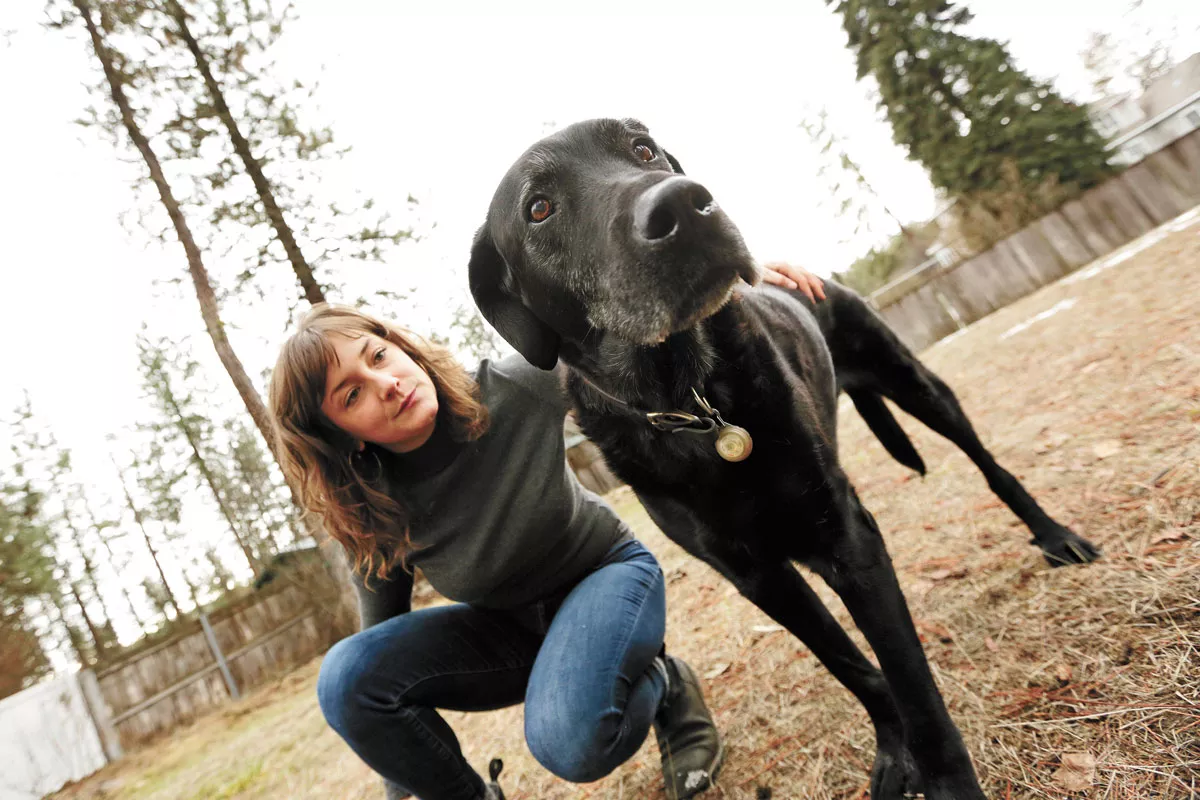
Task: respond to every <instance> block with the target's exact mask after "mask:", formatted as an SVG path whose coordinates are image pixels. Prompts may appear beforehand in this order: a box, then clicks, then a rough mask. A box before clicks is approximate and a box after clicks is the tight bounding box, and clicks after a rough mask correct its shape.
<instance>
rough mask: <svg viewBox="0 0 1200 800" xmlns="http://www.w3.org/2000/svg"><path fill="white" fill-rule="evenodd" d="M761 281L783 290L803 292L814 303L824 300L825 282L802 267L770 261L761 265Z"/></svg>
mask: <svg viewBox="0 0 1200 800" xmlns="http://www.w3.org/2000/svg"><path fill="white" fill-rule="evenodd" d="M763 280H764V281H766V282H767V283H770V284H774V285H775V286H782V287H783V288H784V289H795V290H796V291H799V292H804V294H805V296H806V297H808V299H809V300H812V301H813V302H814V303H815V302H817V301H818V300H824V299H825V282H824V281H823V280H821V279H820V278H818V277H817V276H816V275H813V274H812V273H811V272H809V271H808V270H806V269H804V268H803V267H797V266H795V265H793V264H785V263H784V262H782V261H772V262H771V263H769V264H763Z"/></svg>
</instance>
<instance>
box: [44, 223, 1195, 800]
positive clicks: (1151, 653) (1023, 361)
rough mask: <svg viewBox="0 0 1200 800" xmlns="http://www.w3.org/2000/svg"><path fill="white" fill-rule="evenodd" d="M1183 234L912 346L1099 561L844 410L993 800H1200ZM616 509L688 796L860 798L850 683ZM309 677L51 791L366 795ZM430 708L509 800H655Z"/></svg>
mask: <svg viewBox="0 0 1200 800" xmlns="http://www.w3.org/2000/svg"><path fill="white" fill-rule="evenodd" d="M1177 227H1180V228H1181V229H1180V230H1177V231H1175V232H1173V233H1170V234H1169V235H1168V236H1166V237H1164V238H1163V239H1162V240H1161V241H1158V242H1157V243H1155V244H1153V245H1152V246H1150V247H1148V248H1146V249H1144V250H1142V251H1141V252H1137V253H1135V254H1133V255H1132V256H1131V257H1126V258H1122V257H1118V258H1111V257H1110V259H1109V262H1108V263H1110V264H1112V266H1109V267H1107V268H1104V269H1097V268H1091V269H1089V270H1084V271H1082V272H1080V273H1076V275H1075V276H1073V277H1072V278H1069V279H1067V280H1064V281H1060V282H1059V283H1057V284H1055V285H1052V286H1049V287H1047V288H1045V289H1043V290H1042V291H1040V292H1038V293H1037V294H1035V295H1032V296H1030V297H1027V298H1025V299H1024V300H1022V301H1021V302H1019V303H1016V304H1015V305H1013V306H1010V307H1008V308H1006V309H1003V310H1002V311H1000V312H998V313H996V314H994V315H992V316H991V317H988V318H987V319H985V320H982V321H980V322H979V323H977V324H975V325H974V326H972V327H971V328H969V329H968V330H966V331H965V332H962V333H960V334H958V335H956V336H954V337H952V338H951V339H949V340H946V341H943V342H941V343H939V344H937V345H935V346H934V347H933V348H931V349H930V350H928V351H927V352H925V353H924V354H923V356H922V357H923V359H924V360H925V361H926V363H927V364H929V365H930V366H931V367H932V368H933V369H934V370H935V371H937V372H938V373H939V374H940V375H941V376H942V377H943V378H944V379H946V381H947V382H948V383H949V384H950V385H951V386H952V387H953V388H954V390H955V391H956V392H957V394H958V396H959V398H960V399H961V401H962V404H963V406H964V407H965V408H966V410H967V412H968V414H969V415H970V416H971V418H972V419H973V421H974V423H975V426H976V428H977V429H978V430H979V432H980V435H981V436H982V438H983V439H984V441H985V442H986V443H987V445H988V446H989V448H990V449H991V450H992V452H993V454H994V455H995V456H996V457H997V459H998V460H999V461H1000V463H1001V464H1003V465H1004V466H1006V467H1007V468H1008V469H1009V470H1011V471H1012V472H1013V473H1014V474H1016V475H1018V476H1019V477H1020V478H1021V479H1022V480H1023V481H1024V483H1025V485H1026V487H1027V488H1028V489H1029V490H1030V492H1031V493H1032V494H1033V495H1034V496H1035V497H1036V498H1037V499H1038V500H1039V501H1040V502H1041V503H1042V504H1043V506H1044V507H1045V508H1046V510H1047V511H1048V512H1049V513H1050V514H1051V515H1052V516H1054V517H1056V518H1057V519H1059V520H1060V521H1061V522H1063V523H1064V524H1067V525H1069V526H1070V527H1072V528H1073V529H1075V530H1076V531H1078V532H1079V533H1081V534H1083V535H1085V536H1087V537H1089V538H1091V539H1092V540H1093V541H1095V542H1097V543H1098V544H1099V545H1100V546H1101V547H1103V549H1104V558H1103V560H1102V561H1101V562H1099V563H1097V564H1095V565H1092V566H1089V567H1084V568H1080V567H1073V568H1067V569H1057V570H1051V569H1049V568H1048V567H1047V566H1046V564H1045V563H1044V562H1043V561H1042V559H1041V557H1040V555H1039V554H1038V552H1037V551H1036V550H1035V549H1034V548H1032V547H1030V546H1028V545H1027V544H1026V540H1027V539H1028V538H1029V537H1028V531H1027V530H1026V529H1025V528H1024V527H1023V526H1022V525H1021V524H1020V523H1019V522H1018V521H1017V519H1016V518H1015V517H1014V516H1013V515H1012V514H1011V513H1010V512H1009V511H1008V510H1007V509H1006V508H1004V507H1003V506H1001V505H1000V504H999V502H998V501H997V500H996V499H995V497H994V496H993V495H992V494H991V493H990V492H989V491H988V488H987V486H986V484H985V483H984V481H983V479H982V477H981V476H980V474H979V473H978V471H976V470H975V468H974V467H973V465H972V464H971V463H970V462H969V461H968V460H967V459H966V457H965V456H963V455H962V454H961V453H960V452H958V451H957V450H955V449H953V448H952V447H951V446H950V445H949V444H948V443H947V442H945V441H944V440H942V439H940V438H938V437H937V436H936V435H935V434H933V433H932V432H930V431H928V430H926V429H925V428H923V427H920V426H919V425H918V424H917V423H916V422H915V421H913V420H911V419H910V418H907V417H904V416H903V415H902V414H899V415H898V416H899V417H900V418H901V422H902V424H903V425H904V427H905V429H906V430H907V431H908V432H909V434H910V436H911V437H912V438H913V441H914V442H915V444H916V445H917V448H918V450H919V451H920V452H921V453H922V455H923V457H924V459H925V462H926V464H927V465H928V467H929V474H928V475H927V476H926V477H925V478H924V479H921V478H919V477H916V476H914V475H912V474H911V473H909V472H908V471H906V470H905V469H904V468H903V467H901V466H900V465H898V464H897V463H895V462H894V461H892V460H891V459H890V458H889V457H888V456H887V454H886V453H885V452H884V451H883V449H882V447H881V446H880V445H879V444H878V443H877V442H876V441H875V440H874V439H873V438H872V437H871V435H870V434H869V432H868V431H867V430H866V428H865V426H864V425H863V424H862V422H861V420H860V419H859V418H858V417H857V416H856V415H855V413H854V412H853V410H852V409H851V408H850V407H849V406H848V404H847V405H845V406H844V409H843V410H844V413H843V416H842V423H841V429H842V434H841V435H842V440H841V451H842V459H843V463H844V464H845V467H846V469H847V471H848V472H849V473H850V475H851V477H852V479H853V480H854V482H855V484H856V485H857V487H858V489H859V492H860V494H861V495H862V497H863V500H864V502H865V503H866V505H867V506H868V507H869V508H870V509H872V511H873V512H874V513H875V515H876V517H877V519H878V521H879V525H880V527H881V529H882V530H883V532H884V536H885V538H886V539H887V541H888V546H889V549H890V551H891V553H892V557H893V559H894V561H895V563H896V567H897V571H898V573H899V576H900V581H901V584H902V586H903V588H904V591H905V593H906V595H907V597H908V601H909V604H910V606H911V608H912V610H913V614H914V617H915V618H916V620H917V624H918V628H919V629H920V631H921V632H922V634H923V636H924V638H925V648H926V652H927V653H928V655H929V658H930V660H931V662H932V663H933V665H934V672H935V674H936V676H937V679H938V681H939V684H940V686H941V688H942V692H943V694H944V695H945V697H946V700H947V702H948V705H949V708H950V712H951V714H952V716H953V717H954V719H955V720H956V721H957V723H958V724H959V726H960V728H961V729H962V731H963V734H964V736H965V738H966V741H967V745H968V747H969V749H970V751H971V754H972V756H973V758H974V760H975V764H976V766H977V769H978V771H979V774H980V777H981V779H982V781H983V783H984V786H985V789H986V791H987V793H988V796H989V797H993V798H1004V800H1010V799H1011V800H1017V799H1021V800H1024V799H1025V798H1056V799H1057V798H1095V799H1096V800H1101V798H1103V799H1104V800H1109V799H1110V798H1111V799H1113V800H1116V799H1117V798H1124V799H1128V800H1148V799H1149V798H1197V797H1200V288H1198V287H1200V224H1195V225H1192V226H1191V227H1187V228H1183V227H1182V226H1177ZM1113 262H1116V263H1113ZM611 499H613V500H614V501H615V502H616V503H617V505H618V508H619V510H620V512H621V513H622V514H623V515H624V516H625V518H626V519H627V520H629V522H630V523H631V524H632V525H634V527H635V528H636V529H637V531H638V533H639V535H640V536H641V537H642V538H643V539H644V541H646V542H647V544H648V545H649V546H650V548H651V549H652V550H653V551H654V552H655V553H656V554H657V555H658V556H659V558H660V560H661V562H662V564H663V568H664V570H665V572H666V574H667V580H668V605H669V620H668V628H667V638H668V646H669V647H670V649H671V650H672V651H673V652H675V653H677V654H679V655H681V656H683V657H684V658H686V659H688V660H689V661H690V662H691V663H693V664H694V665H695V666H696V667H697V669H698V671H700V672H701V673H702V674H703V675H704V676H705V679H706V683H707V690H708V696H709V698H710V702H711V705H712V707H713V709H714V711H715V714H716V717H717V720H718V722H719V724H720V726H721V728H722V730H723V731H724V734H725V736H726V737H727V743H728V758H727V761H726V766H725V769H724V771H723V773H722V775H721V778H720V781H719V786H718V787H717V788H715V789H714V790H712V791H711V792H709V793H707V794H706V795H704V797H705V798H708V797H712V798H727V799H728V800H751V799H752V798H755V797H756V796H758V795H759V790H760V788H761V787H767V788H770V789H771V791H772V797H773V798H775V800H785V799H786V800H791V799H792V798H812V800H826V799H829V800H833V799H835V798H836V800H857V799H858V798H864V797H866V781H867V772H868V769H869V766H870V764H871V760H872V756H873V752H874V751H873V741H872V734H871V730H870V728H869V725H868V724H867V718H866V715H865V713H864V712H863V711H862V710H861V709H860V707H859V706H858V705H857V704H856V703H855V702H854V701H853V700H852V699H851V698H850V696H849V694H848V693H847V692H846V691H845V690H844V689H842V687H840V686H839V685H838V684H837V683H836V682H835V681H833V680H832V679H831V678H830V677H829V675H828V674H827V673H826V672H825V671H824V670H823V669H822V668H821V666H820V665H819V664H818V663H816V660H815V659H814V658H813V657H812V656H811V655H810V654H809V653H808V651H807V650H806V649H805V648H804V647H803V646H801V645H800V644H799V643H798V642H797V641H796V640H795V639H793V638H792V637H790V636H789V635H788V634H786V633H784V632H782V631H780V630H779V628H778V626H776V625H774V624H773V623H772V622H771V620H769V619H768V618H766V617H765V616H764V615H762V614H761V613H760V612H759V611H758V610H757V609H755V608H754V607H753V606H751V605H750V604H749V603H747V602H746V601H745V600H743V599H742V598H741V597H740V596H738V595H737V594H736V593H735V592H734V591H733V590H732V589H731V588H730V586H729V585H728V584H727V583H725V582H723V581H722V580H721V579H720V578H718V577H717V576H716V574H715V573H713V572H712V571H711V570H709V569H708V568H706V567H705V566H703V565H702V564H700V563H699V562H697V561H695V560H693V559H691V558H690V557H688V556H686V555H685V554H684V553H683V552H682V551H680V550H679V549H678V548H677V547H675V546H674V545H672V544H671V543H670V542H668V541H667V540H666V539H665V538H664V537H663V536H662V535H661V534H660V533H659V532H658V531H657V530H656V529H655V528H654V526H653V525H652V524H651V523H650V521H649V519H648V518H647V517H646V515H645V512H644V511H643V510H642V509H641V507H640V506H639V505H638V504H637V502H636V500H635V499H633V497H632V496H631V495H630V494H628V492H627V491H626V490H619V491H618V492H616V493H614V495H613V496H612V498H611ZM797 523H798V524H802V521H801V520H797ZM814 585H819V581H815V584H814ZM820 588H821V589H822V590H823V589H824V587H823V586H821V587H820ZM822 596H823V597H825V598H826V600H827V601H828V602H830V605H831V607H833V608H836V609H837V612H838V614H839V617H840V618H841V619H842V620H843V621H845V620H846V619H847V617H846V615H845V612H844V610H843V609H842V608H841V606H840V604H838V603H837V602H836V600H832V595H831V593H830V592H828V591H822ZM860 642H861V639H860ZM318 666H319V663H318V662H315V661H314V662H313V663H311V664H309V665H307V666H305V667H303V668H301V669H299V670H298V671H296V672H294V673H292V674H290V675H288V676H286V677H284V678H283V679H282V680H280V681H279V682H278V683H277V684H275V685H273V686H270V687H268V688H265V689H263V690H260V691H258V692H256V693H254V694H252V695H251V696H250V697H248V698H246V699H244V700H243V701H241V702H240V703H237V704H234V705H232V706H230V707H229V708H228V709H227V710H225V711H224V712H222V713H218V714H214V715H212V716H210V717H208V718H206V719H203V720H201V721H200V722H198V723H197V724H195V725H193V726H191V727H190V728H188V729H185V730H182V731H179V732H178V733H177V734H176V735H175V736H173V737H172V738H171V739H170V740H167V741H164V742H161V743H159V744H157V745H155V746H152V747H149V748H146V749H143V750H141V751H139V752H136V753H133V754H131V755H130V756H129V757H127V758H126V759H124V760H123V761H121V762H120V763H118V764H116V765H113V766H111V767H109V768H108V769H105V770H103V771H102V772H100V773H97V774H96V775H94V776H92V777H91V778H89V779H88V780H86V781H84V782H83V783H81V784H79V785H77V786H74V787H70V788H68V789H66V790H64V791H62V792H60V793H59V794H58V795H56V797H61V798H96V797H113V798H139V799H147V800H148V799H149V798H170V799H171V800H176V798H182V799H184V800H187V799H188V798H196V800H199V798H234V797H237V798H243V797H244V798H323V799H324V798H359V797H380V796H382V794H381V792H380V791H379V787H378V782H377V780H376V778H375V777H374V776H373V775H372V774H371V772H370V771H369V770H368V769H367V768H366V767H365V766H363V765H362V764H361V763H360V762H359V761H358V759H357V758H356V757H355V756H354V755H352V754H351V753H350V751H349V750H348V749H347V748H346V747H345V746H344V745H343V744H342V743H341V741H340V740H339V739H338V738H337V737H336V736H335V735H334V734H333V733H331V732H330V731H329V730H328V729H327V728H326V727H325V725H324V723H323V721H322V719H321V716H320V712H319V711H318V709H317V706H316V701H315V698H314V691H313V686H314V682H315V680H316V674H317V669H318ZM448 719H449V721H450V723H451V725H452V726H453V727H454V728H455V730H456V731H458V733H459V735H460V737H461V738H462V740H463V744H464V749H465V752H466V753H467V755H468V757H469V758H470V760H471V762H472V763H473V764H475V765H476V766H477V768H479V769H480V770H483V769H484V768H485V766H486V764H487V762H488V759H490V758H491V757H493V756H497V755H498V756H502V757H503V758H504V760H505V762H506V765H507V766H506V770H505V774H504V776H503V780H502V784H503V786H504V788H505V790H506V792H507V793H508V796H509V798H510V800H567V799H568V798H570V799H572V800H573V799H574V798H590V799H591V800H626V799H627V798H628V799H629V800H642V799H643V798H644V799H646V800H655V798H662V797H663V796H664V794H663V790H662V788H661V776H660V774H659V767H658V753H657V751H656V749H655V747H654V745H653V743H652V742H650V743H647V744H646V745H645V746H644V747H643V749H642V750H641V751H640V752H639V753H638V754H637V755H636V756H635V757H634V758H633V759H631V760H630V761H629V762H628V763H627V764H626V765H625V766H623V767H622V768H621V769H619V770H618V771H617V772H615V773H614V774H612V775H611V776H609V777H608V778H606V779H604V780H602V781H599V782H597V783H593V784H587V785H572V784H568V783H565V782H563V781H560V780H557V779H555V778H553V777H551V776H550V775H549V774H548V773H547V772H546V771H545V770H543V769H542V768H540V767H539V766H538V765H537V764H536V763H535V762H534V761H533V759H532V757H531V756H530V755H529V753H528V750H527V749H526V747H525V745H524V742H523V740H522V737H521V730H522V726H521V709H520V708H513V709H507V710H504V711H499V712H493V713H488V714H470V715H468V714H449V715H448ZM652 738H653V737H651V739H652Z"/></svg>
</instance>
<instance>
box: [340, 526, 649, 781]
mask: <svg viewBox="0 0 1200 800" xmlns="http://www.w3.org/2000/svg"><path fill="white" fill-rule="evenodd" d="M665 624H666V592H665V588H664V585H663V575H662V570H661V569H660V568H659V566H658V562H657V561H655V559H654V556H653V555H651V554H650V552H649V551H648V550H646V548H645V547H643V546H642V544H641V543H640V542H638V541H636V540H633V539H628V540H625V541H623V542H619V543H618V544H616V545H615V546H614V547H613V548H612V549H611V550H610V551H609V552H608V553H607V554H606V555H605V558H604V560H603V561H602V562H601V564H600V565H599V566H598V567H597V568H596V569H595V570H593V571H592V572H591V573H589V574H588V575H586V576H585V577H584V578H583V579H582V580H580V581H579V583H577V584H576V585H575V586H574V587H571V588H570V589H569V590H564V591H563V592H560V593H558V594H557V595H556V596H554V597H550V598H547V599H545V600H542V601H540V602H537V603H534V604H532V605H529V606H525V607H522V608H518V609H513V610H504V611H501V610H495V609H484V608H477V607H474V606H470V605H464V604H456V605H449V606H441V607H437V608H426V609H421V610H418V611H412V612H409V613H407V614H402V615H400V616H398V617H394V618H392V619H390V620H387V621H386V622H381V623H379V624H378V625H375V626H374V627H371V628H368V629H367V630H364V631H361V632H359V633H357V634H355V635H353V636H350V637H349V638H346V639H343V640H342V641H340V642H338V643H337V644H336V645H335V646H334V647H333V648H332V649H331V650H330V651H329V653H328V654H327V655H326V656H325V660H324V662H323V663H322V664H321V674H320V677H319V679H318V681H317V697H318V700H319V701H320V704H321V711H322V712H323V713H324V714H325V719H326V720H328V722H329V725H330V727H332V728H333V729H334V730H335V731H337V733H338V734H339V735H340V736H341V737H342V738H343V739H345V740H346V742H347V744H349V745H350V747H351V749H353V750H354V752H355V753H357V754H358V755H359V757H360V758H362V760H363V761H365V762H366V763H367V764H368V765H369V766H370V767H371V768H372V769H374V770H375V771H376V772H378V773H379V774H380V775H382V776H383V777H384V778H385V779H386V780H387V781H389V782H390V783H392V784H395V785H396V786H397V787H400V788H403V789H406V790H408V791H409V792H411V793H412V794H414V795H416V796H417V797H418V798H420V799H421V800H478V798H480V797H481V796H482V795H483V780H482V778H480V777H479V775H478V774H477V773H476V772H475V771H474V770H473V769H472V768H471V767H470V765H469V764H467V762H466V760H465V759H464V758H463V755H462V750H461V749H460V747H459V743H458V739H457V737H455V735H454V732H453V731H452V730H451V729H450V726H449V725H447V724H446V721H445V720H444V719H443V718H442V717H441V716H440V715H439V714H438V713H437V711H436V709H448V710H453V711H488V710H492V709H497V708H504V707H506V706H511V705H516V704H517V703H520V702H522V701H524V703H525V741H526V743H527V744H528V745H529V750H530V752H532V753H533V755H534V757H535V758H536V759H537V760H538V761H539V762H540V763H541V764H542V765H543V766H544V767H546V769H548V770H550V771H551V772H552V773H554V774H555V775H557V776H559V777H560V778H564V779H566V780H569V781H574V782H577V783H582V782H586V781H594V780H598V779H600V778H602V777H604V776H605V775H607V774H609V773H610V772H612V771H613V770H614V769H616V768H617V767H618V766H619V765H620V764H622V763H624V762H625V761H626V760H627V759H628V758H629V757H630V756H632V755H633V754H634V753H635V752H637V750H638V748H640V747H641V745H642V742H643V741H644V740H645V738H646V734H647V733H648V732H649V730H650V725H651V723H652V722H653V720H654V715H655V712H656V711H657V709H658V706H659V702H660V701H661V699H662V696H663V693H664V691H665V690H666V687H665V686H664V684H663V679H662V677H661V675H660V674H659V672H658V670H656V669H653V668H652V667H651V666H650V664H651V661H652V660H653V659H654V657H655V656H656V655H657V654H658V653H659V650H660V648H661V647H662V643H663V629H664V626H665ZM497 755H499V754H497Z"/></svg>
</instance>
